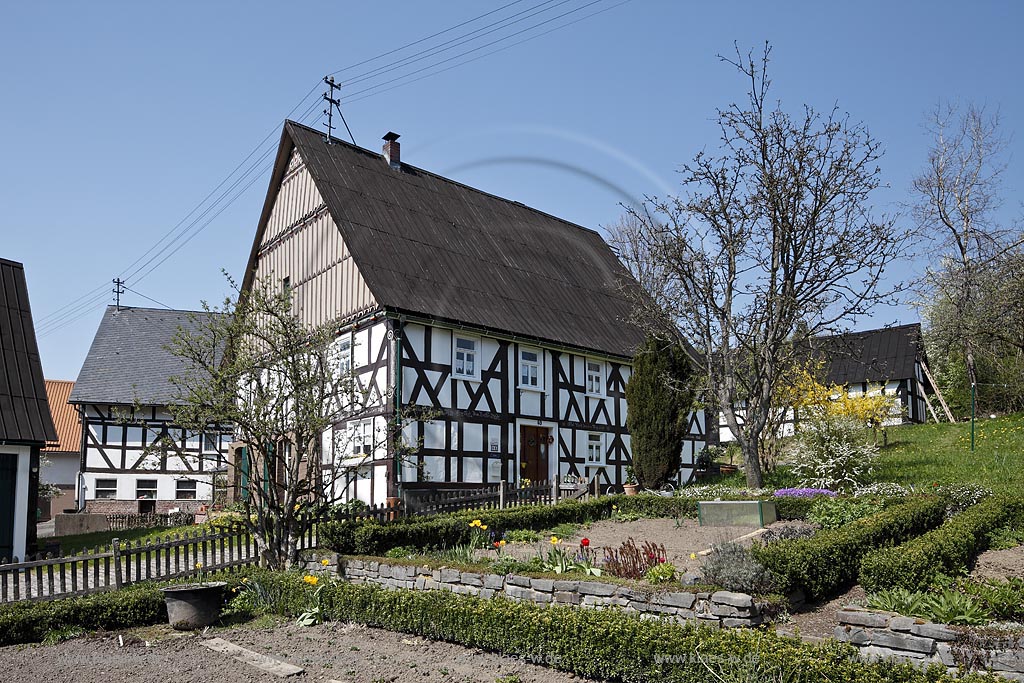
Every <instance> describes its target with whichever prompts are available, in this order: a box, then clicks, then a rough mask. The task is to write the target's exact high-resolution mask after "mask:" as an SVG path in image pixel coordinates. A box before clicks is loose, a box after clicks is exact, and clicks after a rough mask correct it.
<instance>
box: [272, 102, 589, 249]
mask: <svg viewBox="0 0 1024 683" xmlns="http://www.w3.org/2000/svg"><path fill="white" fill-rule="evenodd" d="M285 124H292V125H294V126H296V127H298V128H302V129H304V130H307V131H309V132H311V133H316V134H318V135H323V131H319V130H317V129H316V128H311V127H309V126H307V125H305V124H303V123H299V122H298V121H293V120H291V119H285ZM331 142H332V143H340V144H342V145H344V146H345V147H349V148H351V149H353V150H355V151H358V152H362V153H364V154H369V155H371V156H374V157H377V158H379V159H381V160H383V159H384V155H383V154H380V153H379V152H374V151H373V150H372V149H367V148H365V147H360V146H359V145H353V144H352V143H351V142H345V141H344V140H342V139H340V138H336V137H334V136H331ZM401 163H402V166H408V167H409V168H411V169H414V170H416V171H418V172H419V173H423V174H425V175H429V176H433V177H434V178H437V179H438V180H443V181H444V182H446V183H451V184H452V185H457V186H459V187H464V188H466V189H467V190H472V191H473V192H476V193H478V194H482V195H485V196H487V197H493V198H494V199H500V200H501V201H503V202H507V203H509V204H514V205H516V206H521V207H523V208H524V209H529V210H530V211H533V212H534V213H538V214H540V215H542V216H545V217H547V218H553V219H554V220H556V221H558V222H560V223H564V224H565V225H567V226H569V227H571V228H576V229H578V230H583V231H584V232H589V233H592V234H594V235H597V236H598V237H600V238H601V239H602V240H603V239H604V235H602V234H601V233H600V232H598V231H597V230H594V229H593V228H588V227H587V226H585V225H580V224H579V223H574V222H572V221H570V220H566V219H565V218H562V217H561V216H556V215H555V214H553V213H548V212H547V211H542V210H541V209H538V208H536V207H534V206H530V205H529V204H524V203H522V202H520V201H517V200H515V199H509V198H508V197H502V196H501V195H499V194H494V193H493V192H488V191H487V190H481V189H480V188H479V187H473V186H472V185H467V184H466V183H463V182H460V181H458V180H453V179H452V178H449V177H447V176H443V175H441V174H440V173H435V172H434V171H429V170H427V169H425V168H420V167H419V166H413V165H412V164H409V163H406V162H404V161H403V162H401Z"/></svg>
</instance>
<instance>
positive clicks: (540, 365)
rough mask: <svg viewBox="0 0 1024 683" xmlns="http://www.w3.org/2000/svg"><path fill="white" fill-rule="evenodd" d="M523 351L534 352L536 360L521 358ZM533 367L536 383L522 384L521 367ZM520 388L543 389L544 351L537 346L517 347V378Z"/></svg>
mask: <svg viewBox="0 0 1024 683" xmlns="http://www.w3.org/2000/svg"><path fill="white" fill-rule="evenodd" d="M524 353H534V354H536V355H537V360H535V361H528V360H526V359H525V358H523V354H524ZM525 367H535V368H536V369H537V377H536V380H537V383H536V384H524V383H523V368H525ZM517 382H518V384H519V388H520V389H528V390H530V391H544V351H543V350H542V349H539V348H534V347H532V346H523V347H520V349H519V377H518V378H517Z"/></svg>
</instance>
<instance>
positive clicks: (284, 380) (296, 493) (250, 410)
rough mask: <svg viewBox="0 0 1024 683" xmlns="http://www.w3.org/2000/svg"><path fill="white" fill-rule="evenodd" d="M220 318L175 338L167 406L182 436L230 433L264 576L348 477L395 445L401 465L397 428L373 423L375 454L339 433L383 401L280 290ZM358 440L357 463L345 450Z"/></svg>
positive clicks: (265, 288) (243, 295) (237, 298)
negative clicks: (180, 366) (238, 449)
mask: <svg viewBox="0 0 1024 683" xmlns="http://www.w3.org/2000/svg"><path fill="white" fill-rule="evenodd" d="M229 281H230V283H231V286H232V288H233V289H234V290H235V295H234V296H233V297H230V298H228V299H226V300H225V301H224V303H223V305H222V306H220V307H219V308H217V309H211V308H210V307H209V306H207V305H205V304H204V308H205V309H206V311H207V312H217V313H221V314H222V315H210V316H201V317H198V316H197V318H196V319H195V321H194V322H195V324H194V325H193V326H192V329H191V330H186V329H184V328H183V329H181V330H179V333H178V334H177V336H176V337H175V339H174V341H173V343H172V345H171V351H172V352H173V353H174V354H175V355H176V356H178V357H180V358H182V359H183V360H184V361H185V367H186V370H185V372H183V373H182V375H180V376H178V377H174V378H172V380H171V381H172V382H173V383H174V384H175V386H176V387H177V393H178V396H177V401H176V402H175V404H173V405H171V406H169V409H170V410H171V412H172V414H173V416H174V419H175V420H176V421H177V422H178V423H179V424H181V425H182V426H183V427H184V428H185V429H187V430H189V431H192V432H194V433H201V432H202V431H203V430H204V429H205V428H206V425H209V424H214V423H219V424H231V425H233V426H234V429H235V436H236V438H237V439H238V440H239V441H241V442H242V443H243V444H244V447H245V451H246V452H245V457H244V462H233V463H231V466H232V467H234V468H238V469H241V468H244V471H245V479H246V484H245V487H244V490H243V491H241V492H240V493H241V496H240V498H241V502H242V505H243V514H242V523H243V524H245V525H247V526H248V527H249V529H250V531H251V532H252V533H253V535H254V537H255V539H256V544H257V547H258V549H259V553H260V560H261V564H263V565H266V566H270V567H274V568H283V567H287V566H290V565H291V564H292V563H293V562H294V561H295V560H296V559H297V553H298V550H297V548H298V540H299V539H300V538H301V536H302V534H304V533H306V532H307V531H308V530H309V525H310V524H312V523H313V520H314V519H315V516H316V515H317V514H320V513H322V512H323V511H324V510H325V508H326V507H327V506H330V505H331V504H333V503H336V502H339V501H340V500H341V498H342V494H343V492H344V484H342V485H340V486H339V482H344V481H345V480H346V475H349V474H351V472H353V471H354V470H356V469H358V468H359V467H360V466H362V465H364V464H365V462H366V460H367V459H368V458H370V457H371V454H372V453H374V452H375V451H376V450H377V449H378V448H379V447H381V446H383V445H384V444H387V443H391V445H392V447H393V448H394V451H393V452H394V453H396V454H397V455H398V457H404V455H406V454H407V453H408V452H410V451H411V449H409V448H408V447H407V446H405V445H404V444H402V443H401V439H400V433H401V425H399V424H397V423H396V422H394V421H390V422H388V421H385V420H384V419H383V418H381V419H379V420H377V422H378V424H379V425H380V428H379V429H375V430H374V434H373V437H372V440H373V443H372V444H368V446H369V447H368V448H365V449H364V448H363V446H364V445H366V444H364V441H363V439H364V435H362V434H359V435H356V434H355V433H354V432H350V431H346V430H340V431H336V430H334V429H333V426H334V425H335V424H336V423H338V422H341V421H345V420H353V419H359V418H361V417H363V416H365V415H366V414H368V412H379V410H375V409H379V408H380V407H382V402H383V401H385V400H386V399H385V397H381V396H375V395H374V394H373V392H372V387H368V386H363V385H361V384H360V382H359V378H358V377H356V376H355V375H353V373H352V372H351V371H349V370H348V369H347V368H345V367H342V365H341V356H340V348H339V344H338V339H337V334H336V330H335V328H334V326H332V325H325V326H321V327H316V328H312V327H310V326H308V325H307V324H306V323H304V322H303V320H302V318H301V316H300V315H298V314H297V312H296V311H295V310H294V306H293V303H292V301H291V296H290V293H289V292H288V290H283V291H282V290H280V289H275V288H274V287H273V286H272V285H271V284H270V283H268V282H263V281H258V282H256V283H255V284H254V285H253V287H252V289H251V290H247V291H240V290H239V289H238V287H237V286H236V284H235V283H234V281H231V280H230V278H229ZM354 439H359V449H358V450H359V452H358V453H354V451H353V449H352V448H351V443H352V441H353V440H354Z"/></svg>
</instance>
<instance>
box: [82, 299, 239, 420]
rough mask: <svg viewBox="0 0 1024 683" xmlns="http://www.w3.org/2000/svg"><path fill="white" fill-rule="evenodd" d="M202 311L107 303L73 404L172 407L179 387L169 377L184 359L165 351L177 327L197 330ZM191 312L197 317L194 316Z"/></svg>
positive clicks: (180, 372) (182, 368)
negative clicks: (117, 306)
mask: <svg viewBox="0 0 1024 683" xmlns="http://www.w3.org/2000/svg"><path fill="white" fill-rule="evenodd" d="M214 315H223V314H221V313H205V312H202V311H169V310H164V309H159V308H126V307H124V306H122V307H121V309H120V310H118V309H117V308H116V307H114V306H107V311H106V313H104V314H103V320H101V321H100V328H99V329H98V330H97V331H96V337H95V338H93V340H92V346H91V347H89V354H88V355H87V356H86V357H85V362H84V363H83V364H82V370H81V372H79V373H78V379H77V380H76V381H75V388H74V389H72V390H71V397H70V398H69V399H68V400H69V401H70V402H71V403H110V404H121V405H131V404H133V403H135V402H136V401H137V402H139V403H141V404H143V405H172V404H174V403H176V401H175V395H176V393H177V389H176V387H175V386H174V385H172V384H171V383H170V381H169V380H170V378H171V377H174V376H176V375H177V376H180V375H183V374H184V373H185V367H186V366H185V362H184V361H183V360H182V359H181V358H178V357H177V356H175V355H173V354H172V353H171V352H170V351H168V350H167V347H168V346H169V345H170V343H171V341H172V340H173V339H174V335H175V334H176V333H177V331H178V329H179V328H184V329H186V330H198V329H199V328H200V327H201V324H202V319H203V318H204V317H206V316H214ZM193 316H195V319H193Z"/></svg>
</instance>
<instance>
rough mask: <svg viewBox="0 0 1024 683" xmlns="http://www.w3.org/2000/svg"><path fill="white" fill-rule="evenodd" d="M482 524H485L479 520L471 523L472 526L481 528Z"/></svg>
mask: <svg viewBox="0 0 1024 683" xmlns="http://www.w3.org/2000/svg"><path fill="white" fill-rule="evenodd" d="M481 524H483V522H481V521H480V520H479V519H474V520H473V521H472V522H470V523H469V525H470V526H480V525H481Z"/></svg>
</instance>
